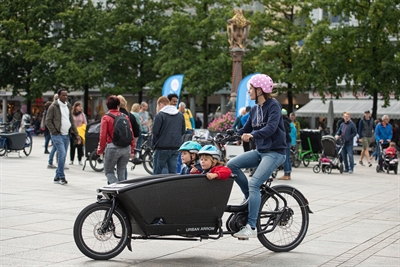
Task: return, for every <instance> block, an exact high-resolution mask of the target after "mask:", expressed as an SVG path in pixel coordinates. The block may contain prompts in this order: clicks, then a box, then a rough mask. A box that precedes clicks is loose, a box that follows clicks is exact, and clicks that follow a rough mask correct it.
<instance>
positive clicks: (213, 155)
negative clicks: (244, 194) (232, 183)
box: [197, 145, 232, 180]
mask: <svg viewBox="0 0 400 267" xmlns="http://www.w3.org/2000/svg"><path fill="white" fill-rule="evenodd" d="M198 155H199V156H200V165H201V167H202V168H203V172H197V173H205V174H206V177H207V179H208V180H212V179H218V180H227V179H228V178H229V177H230V176H231V174H232V171H231V170H230V169H229V168H228V167H226V166H224V163H223V162H221V161H220V160H221V154H220V152H219V150H218V148H216V147H215V146H213V145H205V146H204V147H202V148H201V149H200V151H199V153H198Z"/></svg>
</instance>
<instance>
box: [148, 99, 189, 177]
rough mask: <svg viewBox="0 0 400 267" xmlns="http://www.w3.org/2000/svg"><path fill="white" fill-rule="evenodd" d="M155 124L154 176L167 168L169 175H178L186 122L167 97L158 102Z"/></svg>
mask: <svg viewBox="0 0 400 267" xmlns="http://www.w3.org/2000/svg"><path fill="white" fill-rule="evenodd" d="M157 110H159V112H158V113H157V114H156V116H154V122H153V140H152V141H153V147H154V154H153V160H154V161H153V174H161V173H162V170H163V168H164V167H165V166H166V168H167V169H168V173H176V168H177V160H178V155H179V151H178V149H179V147H180V146H181V145H182V135H183V134H185V131H186V130H185V121H184V118H183V115H182V113H181V112H179V111H178V110H177V109H176V106H173V105H170V102H169V100H168V98H167V97H165V96H162V97H160V98H158V100H157Z"/></svg>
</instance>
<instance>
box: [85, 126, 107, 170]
mask: <svg viewBox="0 0 400 267" xmlns="http://www.w3.org/2000/svg"><path fill="white" fill-rule="evenodd" d="M99 139H100V121H95V122H92V123H89V124H88V125H87V126H86V132H85V156H86V160H85V164H84V165H83V170H84V169H85V167H86V162H87V161H89V165H90V167H92V169H93V170H95V171H99V172H101V171H102V170H103V161H102V160H101V159H100V157H99V156H98V155H97V153H96V151H97V145H98V144H99Z"/></svg>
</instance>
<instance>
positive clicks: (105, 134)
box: [97, 95, 135, 184]
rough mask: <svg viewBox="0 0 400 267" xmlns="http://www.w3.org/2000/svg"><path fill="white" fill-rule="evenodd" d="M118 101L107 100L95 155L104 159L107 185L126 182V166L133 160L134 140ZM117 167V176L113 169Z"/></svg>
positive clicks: (127, 119)
mask: <svg viewBox="0 0 400 267" xmlns="http://www.w3.org/2000/svg"><path fill="white" fill-rule="evenodd" d="M120 104H121V102H120V100H119V98H118V97H117V96H115V95H111V96H109V97H108V98H107V101H106V105H107V108H108V112H107V113H106V114H105V115H104V116H103V117H102V118H101V123H100V138H99V145H98V147H97V154H98V155H99V156H100V157H102V158H104V174H105V176H106V177H107V181H108V183H109V184H113V183H116V182H118V181H123V180H126V178H127V177H126V174H125V171H126V165H127V164H128V161H129V159H130V158H133V156H134V151H135V140H134V138H133V135H134V134H133V132H132V126H131V123H130V121H129V118H128V116H127V115H125V114H123V113H122V112H120V110H119V108H120ZM115 167H117V175H115V171H114V168H115Z"/></svg>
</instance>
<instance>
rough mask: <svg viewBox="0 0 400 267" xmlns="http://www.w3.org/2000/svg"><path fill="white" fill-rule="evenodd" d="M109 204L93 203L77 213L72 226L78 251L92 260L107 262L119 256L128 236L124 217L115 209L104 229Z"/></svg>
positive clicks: (126, 221)
mask: <svg viewBox="0 0 400 267" xmlns="http://www.w3.org/2000/svg"><path fill="white" fill-rule="evenodd" d="M110 209H111V203H94V204H92V205H89V206H88V207H86V208H85V209H83V210H82V211H81V213H79V215H78V217H77V218H76V220H75V224H74V240H75V244H76V245H77V246H78V248H79V250H80V251H81V252H82V253H83V254H85V255H86V256H88V257H89V258H92V259H94V260H108V259H111V258H114V257H115V256H117V255H118V254H120V253H121V252H122V251H123V250H124V249H125V246H126V245H127V242H128V235H129V234H130V230H129V229H130V228H129V221H128V219H127V217H126V215H125V214H124V213H123V212H122V211H121V210H120V209H119V208H116V209H115V210H114V212H113V214H112V217H111V220H110V222H109V225H108V227H104V225H103V224H104V220H105V218H106V217H107V212H108V211H109V210H110Z"/></svg>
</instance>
